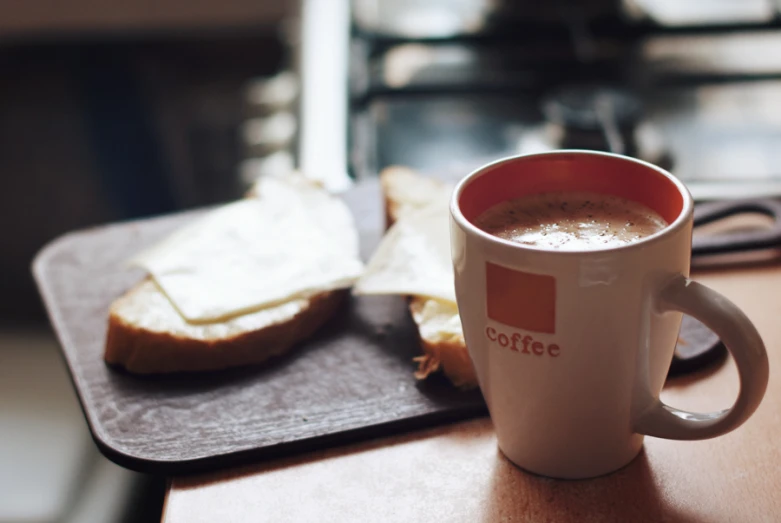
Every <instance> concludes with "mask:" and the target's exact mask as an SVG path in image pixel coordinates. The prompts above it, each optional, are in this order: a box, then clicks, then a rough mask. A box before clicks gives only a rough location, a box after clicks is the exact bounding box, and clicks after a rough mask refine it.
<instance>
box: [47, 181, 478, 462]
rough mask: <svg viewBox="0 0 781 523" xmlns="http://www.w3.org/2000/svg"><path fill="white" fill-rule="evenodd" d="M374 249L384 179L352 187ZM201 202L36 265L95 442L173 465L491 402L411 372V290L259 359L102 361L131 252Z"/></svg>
mask: <svg viewBox="0 0 781 523" xmlns="http://www.w3.org/2000/svg"><path fill="white" fill-rule="evenodd" d="M344 199H345V201H346V202H347V204H348V205H349V207H350V208H351V210H352V211H353V213H354V216H355V218H356V222H357V224H358V227H359V230H360V234H361V250H362V255H363V256H364V258H367V257H368V256H369V255H370V254H371V252H372V251H373V250H374V248H375V247H376V245H377V243H378V241H379V239H380V237H381V234H382V230H383V208H382V203H381V195H380V188H379V184H378V183H376V182H371V183H363V184H359V185H358V186H356V187H355V188H354V189H352V190H350V191H349V192H347V193H346V194H345V195H344ZM203 212H204V211H194V212H188V213H181V214H175V215H171V216H164V217H160V218H152V219H146V220H140V221H133V222H127V223H119V224H114V225H107V226H103V227H96V228H93V229H89V230H84V231H78V232H73V233H70V234H66V235H65V236H62V237H60V238H59V239H57V240H55V241H53V242H52V243H50V244H49V245H48V246H46V247H45V248H44V249H43V250H42V251H41V252H40V253H39V254H38V256H37V257H36V259H35V262H34V264H33V270H34V274H35V278H36V281H37V283H38V287H39V289H40V292H41V295H42V296H43V299H44V302H45V304H46V308H47V310H48V313H49V317H50V319H51V322H52V325H53V326H54V329H55V331H56V333H57V336H58V338H59V340H60V344H61V346H62V350H63V354H64V356H65V361H66V363H67V366H68V369H69V370H70V374H71V378H72V380H73V384H74V387H75V388H76V392H77V393H78V396H79V399H80V401H81V405H82V408H83V410H84V414H85V416H86V419H87V422H88V424H89V427H90V430H91V432H92V436H93V438H94V439H95V442H96V443H97V445H98V447H99V448H100V450H101V451H102V452H103V453H104V454H105V455H106V456H107V457H108V458H109V459H111V460H113V461H115V462H116V463H118V464H119V465H122V466H124V467H127V468H130V469H135V470H139V471H143V472H151V473H158V474H166V475H176V474H185V473H191V472H197V471H203V470H207V469H213V468H219V467H228V466H236V465H240V464H246V463H249V462H252V461H256V460H262V459H268V458H274V457H279V456H282V455H290V454H292V453H298V452H305V451H312V450H318V449H322V448H324V447H327V446H333V445H340V444H344V443H348V442H351V441H356V440H358V439H363V438H371V437H377V436H385V435H388V434H391V433H397V432H400V431H405V430H411V429H417V428H423V427H427V426H431V425H434V424H438V423H442V422H446V421H452V420H458V419H465V418H469V417H474V416H478V415H483V414H485V413H486V408H485V404H484V403H483V399H482V397H481V395H480V393H479V391H470V392H463V391H459V390H457V389H455V388H453V387H452V386H451V385H450V384H449V383H448V382H447V381H446V380H445V379H444V378H441V377H434V378H429V379H428V380H426V381H425V382H416V380H415V378H414V377H413V372H414V370H415V364H414V363H413V361H412V358H413V357H414V356H416V355H418V354H419V353H420V349H419V345H418V339H417V332H416V330H415V328H414V326H413V324H412V322H411V320H410V318H409V314H408V312H407V308H406V304H405V301H404V299H402V298H399V297H361V298H355V297H353V298H351V299H350V300H349V302H348V303H347V304H346V305H345V306H344V308H343V309H342V310H341V311H340V312H339V313H338V314H337V316H336V317H335V318H333V319H332V321H330V322H329V323H328V324H327V325H326V326H325V327H324V328H323V329H322V330H320V331H319V332H318V333H317V334H316V335H315V337H314V338H312V339H311V340H309V341H307V342H305V343H303V344H302V345H301V346H300V347H298V348H296V349H294V350H292V351H291V352H290V353H288V354H287V355H285V356H283V357H281V358H277V359H275V360H273V361H271V362H269V363H267V364H265V365H261V366H255V367H247V368H242V369H236V370H230V371H222V372H215V373H208V374H180V375H167V376H157V377H138V376H134V375H130V374H127V373H125V372H122V371H119V370H116V369H113V368H110V367H108V366H107V365H106V364H105V363H104V361H103V347H104V343H105V335H106V326H107V313H108V307H109V304H110V303H111V302H112V301H113V300H114V299H115V298H117V297H118V296H120V295H121V294H122V293H124V292H125V291H126V290H127V289H129V288H130V287H132V286H133V285H134V284H135V283H136V282H138V281H139V280H141V279H142V278H143V277H144V273H143V272H142V271H140V270H137V269H128V268H127V267H125V261H126V260H127V259H128V258H129V257H130V256H132V255H133V254H135V253H136V252H138V251H140V250H141V249H142V248H144V247H146V246H147V245H150V244H151V243H153V242H155V241H157V240H158V239H160V238H162V237H163V236H165V235H166V234H168V233H170V232H171V231H173V230H174V229H176V228H177V227H180V226H181V225H183V224H185V223H187V222H188V221H190V220H192V219H194V218H195V217H197V216H198V215H200V214H201V213H203Z"/></svg>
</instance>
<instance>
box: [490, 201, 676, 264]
mask: <svg viewBox="0 0 781 523" xmlns="http://www.w3.org/2000/svg"><path fill="white" fill-rule="evenodd" d="M475 225H476V226H477V227H478V228H480V229H482V230H484V231H485V232H487V233H489V234H493V235H494V236H498V237H499V238H503V239H505V240H510V241H512V242H516V243H520V244H522V245H536V246H538V247H544V248H549V249H561V250H568V251H576V250H587V249H602V248H607V247H617V246H620V245H626V244H630V243H634V242H636V241H639V240H641V239H642V238H645V237H646V236H650V235H652V234H655V233H657V232H659V231H661V230H662V229H664V228H665V227H666V226H667V222H666V221H665V220H664V218H662V217H661V216H659V215H658V214H657V213H656V212H655V211H654V210H652V209H649V208H648V207H646V206H645V205H643V204H641V203H637V202H634V201H632V200H628V199H626V198H621V197H620V196H611V195H605V194H598V193H593V192H576V191H574V192H562V191H556V192H548V193H542V194H535V195H531V196H525V197H523V198H516V199H513V200H507V201H505V202H501V203H498V204H496V205H494V206H493V207H491V208H490V209H488V210H486V211H485V212H483V213H482V214H480V216H478V217H477V218H476V219H475Z"/></svg>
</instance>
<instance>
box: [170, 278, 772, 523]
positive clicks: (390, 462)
mask: <svg viewBox="0 0 781 523" xmlns="http://www.w3.org/2000/svg"><path fill="white" fill-rule="evenodd" d="M696 278H697V279H698V280H700V281H702V282H703V283H705V284H707V285H710V286H712V287H714V288H715V289H717V290H718V291H720V292H722V293H723V294H725V295H726V296H728V297H729V298H731V299H732V300H733V301H735V302H736V303H737V304H738V306H739V307H741V308H742V309H743V310H744V311H745V312H746V313H747V314H748V316H749V317H750V318H751V319H752V320H753V321H754V322H755V323H756V325H757V327H758V329H759V331H760V333H761V334H762V336H763V338H764V340H765V343H766V344H767V349H768V353H769V356H770V367H771V371H770V384H769V386H768V390H767V394H766V396H765V399H764V402H763V403H762V405H761V406H760V407H759V410H758V411H757V412H756V413H755V414H754V416H753V417H752V418H751V419H750V420H749V421H748V422H746V424H745V425H743V426H742V427H740V428H739V429H738V430H736V431H735V432H732V433H730V434H727V435H726V436H722V437H720V438H716V439H712V440H708V441H699V442H680V441H667V440H661V439H655V438H646V443H645V450H644V452H642V453H641V454H640V456H639V457H638V458H637V459H635V460H634V461H633V462H632V463H631V464H630V465H629V466H627V467H626V468H624V469H622V470H620V471H618V472H616V473H614V474H612V475H608V476H605V477H602V478H598V479H594V480H587V481H554V480H550V479H546V478H541V477H537V476H533V475H530V474H527V473H525V472H522V471H520V470H519V469H517V468H516V467H514V466H513V465H512V464H511V463H510V462H508V461H507V459H505V458H504V457H503V456H502V455H501V454H500V453H499V452H498V450H497V448H496V438H495V435H494V432H493V429H492V427H491V422H490V420H488V419H487V418H484V419H478V420H473V421H469V422H464V423H458V424H453V425H449V426H443V427H440V428H437V429H434V430H428V431H424V432H417V433H412V434H407V435H404V436H397V437H392V438H387V439H382V440H377V441H371V442H367V443H362V444H357V445H352V446H349V447H344V448H337V449H331V450H326V451H323V452H318V453H314V454H309V455H305V456H300V457H297V458H294V459H285V460H279V461H273V462H270V463H263V464H260V465H254V466H248V467H246V468H243V469H237V470H230V471H227V472H220V473H215V474H210V475H204V476H198V477H187V478H173V479H172V480H171V483H170V487H169V491H168V496H167V500H166V507H165V512H164V515H163V521H165V522H166V523H184V522H186V523H198V522H218V521H219V522H222V521H230V522H239V521H252V522H264V521H273V522H288V521H289V522H302V521H318V522H321V521H322V522H327V521H339V522H347V521H360V522H374V521H404V522H416V521H425V522H432V521H449V522H450V521H459V522H460V521H464V522H494V521H514V522H517V521H530V522H531V521H533V522H538V521H555V522H559V521H577V522H583V523H585V522H592V521H593V522H597V521H598V522H605V521H617V522H619V521H620V522H636V521H681V522H697V521H736V522H758V521H767V522H777V521H781V380H779V379H778V372H779V371H778V369H779V368H781V367H779V366H780V365H781V314H779V312H780V311H781V307H779V304H781V267H778V266H764V267H763V266H757V267H754V268H750V269H746V268H743V269H740V270H730V271H724V270H721V271H700V272H699V273H698V274H696ZM410 379H412V377H411V376H410ZM737 389H738V380H737V374H736V372H735V369H734V365H733V363H732V361H731V360H727V361H726V362H725V363H723V364H722V365H721V366H716V367H715V368H713V369H709V370H707V371H703V372H701V373H700V374H698V375H695V376H689V377H686V378H678V379H674V380H671V381H669V382H668V384H667V386H666V387H665V389H664V392H663V398H664V399H665V401H667V402H669V403H671V404H673V405H675V406H678V407H683V408H687V409H693V410H715V409H718V408H724V407H726V406H728V405H730V404H731V403H732V401H733V400H734V398H735V396H736V394H737Z"/></svg>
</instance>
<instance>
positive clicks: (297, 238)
mask: <svg viewBox="0 0 781 523" xmlns="http://www.w3.org/2000/svg"><path fill="white" fill-rule="evenodd" d="M254 192H255V193H256V194H257V195H258V196H257V198H247V199H244V200H240V201H238V202H235V203H231V204H228V205H225V206H223V207H221V208H219V209H217V210H215V211H212V212H210V213H209V214H208V215H206V216H205V217H203V218H202V219H200V220H197V221H196V222H195V223H192V224H190V225H188V226H187V227H185V228H183V229H180V230H179V231H177V232H175V233H174V234H172V235H171V236H169V237H168V238H166V239H165V240H163V241H162V242H160V243H159V244H157V245H155V246H153V247H152V248H150V249H148V250H146V251H145V252H143V253H141V254H139V255H137V256H136V257H135V258H134V259H133V260H132V262H131V263H133V264H134V265H137V266H140V267H143V268H144V269H146V270H147V271H148V272H149V273H150V275H151V276H152V277H153V278H154V280H155V281H156V282H157V284H158V285H159V286H160V288H161V289H162V290H163V292H164V293H165V294H166V295H167V296H168V298H169V300H170V301H171V303H172V304H173V305H174V306H175V307H176V309H177V310H178V311H179V312H180V314H181V315H182V316H183V317H184V318H185V319H186V320H187V321H189V322H192V323H205V322H218V321H222V320H225V319H227V318H230V317H233V316H236V315H239V314H245V313H249V312H252V311H256V310H259V309H262V308H265V307H270V306H273V305H278V304H280V303H284V302H287V301H290V300H293V299H298V298H303V297H307V296H311V295H314V294H317V293H320V292H324V291H329V290H334V289H341V288H347V287H350V286H351V285H352V284H353V283H354V282H355V280H356V279H357V278H358V277H359V276H360V275H361V273H362V272H363V264H362V263H361V261H360V258H359V255H358V233H357V230H356V227H355V223H354V221H353V218H352V215H351V213H350V211H349V209H348V208H347V206H346V205H345V204H344V203H343V202H342V201H341V200H340V199H339V198H337V197H335V196H333V195H331V194H329V193H328V192H326V191H325V190H324V189H322V188H320V187H319V186H316V185H314V184H313V183H312V182H309V181H307V180H305V179H303V178H297V177H295V178H291V179H283V178H272V177H269V178H264V179H262V180H261V181H260V182H258V185H257V186H256V188H255V189H254Z"/></svg>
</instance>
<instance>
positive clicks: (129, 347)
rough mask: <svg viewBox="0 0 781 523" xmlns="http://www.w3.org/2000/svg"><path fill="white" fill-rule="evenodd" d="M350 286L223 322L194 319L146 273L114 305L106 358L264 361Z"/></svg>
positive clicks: (312, 326) (153, 369)
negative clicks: (195, 320) (178, 309)
mask: <svg viewBox="0 0 781 523" xmlns="http://www.w3.org/2000/svg"><path fill="white" fill-rule="evenodd" d="M347 292H348V291H347V290H339V291H331V292H325V293H321V294H318V295H316V296H313V297H311V298H307V299H298V300H292V301H289V302H286V303H283V304H282V305H278V306H275V307H270V308H266V309H261V310H259V311H256V312H252V313H249V314H244V315H240V316H236V317H234V318H231V319H229V320H226V321H223V322H219V323H207V324H193V323H188V322H186V321H185V320H184V318H182V315H181V314H179V312H178V311H177V310H176V309H175V308H174V307H173V305H172V304H171V302H170V301H169V299H168V297H167V296H166V295H165V294H164V293H163V292H162V291H161V290H160V288H159V287H158V286H157V284H156V283H155V282H154V281H153V280H152V279H151V278H146V279H145V280H143V281H142V282H141V283H139V284H138V285H136V286H135V287H133V288H132V289H130V291H128V292H127V293H126V294H124V295H123V296H121V297H120V298H119V299H117V300H116V301H115V302H114V303H113V304H112V305H111V308H110V311H109V323H108V334H107V338H106V351H105V354H104V358H105V360H106V362H107V363H109V364H111V365H118V366H121V367H124V368H125V369H127V370H128V371H130V372H133V373H137V374H159V373H171V372H194V371H210V370H218V369H226V368H229V367H237V366H241V365H250V364H257V363H261V362H263V361H265V360H267V359H269V358H271V357H272V356H276V355H279V354H282V353H283V352H285V351H287V350H288V349H290V348H291V347H293V346H294V345H295V344H296V343H298V342H300V341H302V340H304V339H306V338H308V337H309V336H311V335H312V334H313V333H314V332H315V331H316V330H317V329H318V328H320V327H321V326H322V325H323V324H324V323H325V322H326V321H327V320H328V319H329V318H330V317H331V316H332V315H333V314H334V312H335V311H336V310H337V309H338V307H339V304H340V303H341V302H342V300H343V299H344V297H345V296H346V294H347Z"/></svg>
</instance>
